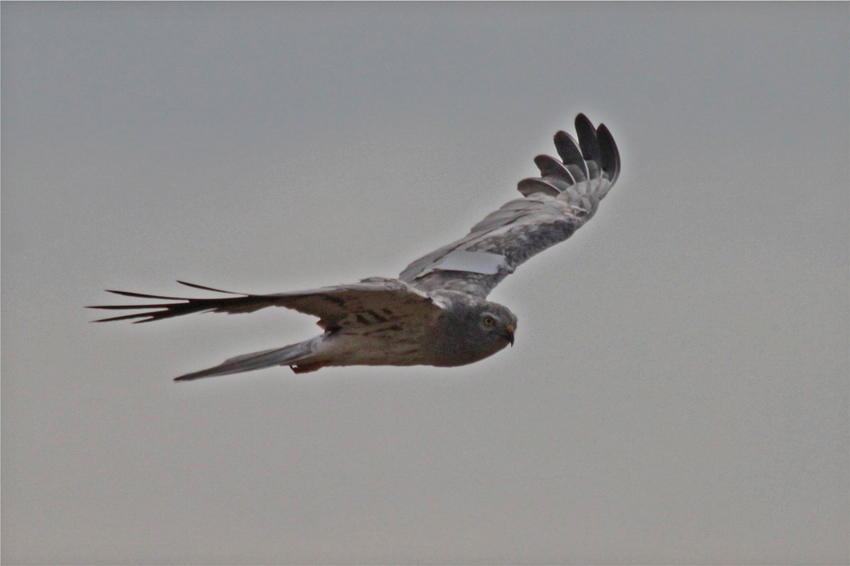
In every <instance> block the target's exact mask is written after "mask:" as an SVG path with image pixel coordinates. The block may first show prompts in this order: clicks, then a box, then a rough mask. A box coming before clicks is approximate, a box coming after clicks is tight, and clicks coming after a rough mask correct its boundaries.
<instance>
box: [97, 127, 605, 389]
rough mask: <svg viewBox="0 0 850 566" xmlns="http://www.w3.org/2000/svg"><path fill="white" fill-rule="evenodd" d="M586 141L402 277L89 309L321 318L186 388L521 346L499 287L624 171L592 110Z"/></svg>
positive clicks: (582, 217)
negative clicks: (279, 310)
mask: <svg viewBox="0 0 850 566" xmlns="http://www.w3.org/2000/svg"><path fill="white" fill-rule="evenodd" d="M575 129H576V133H577V134H578V141H576V140H575V139H574V138H573V137H572V136H571V135H570V134H568V133H566V132H563V131H560V132H558V133H557V134H555V148H556V149H557V151H558V155H559V156H560V158H561V159H560V161H559V160H557V159H555V158H553V157H550V156H548V155H538V156H537V157H535V158H534V163H535V164H536V165H537V167H538V168H539V169H540V175H541V176H540V177H534V178H529V179H523V180H522V181H520V182H519V184H518V186H517V188H518V189H519V192H520V193H522V196H523V197H524V198H519V199H516V200H512V201H510V202H508V203H506V204H505V205H504V206H502V207H501V208H500V209H498V210H496V211H495V212H492V213H490V214H489V215H487V217H486V218H484V219H483V220H482V221H481V222H479V223H478V224H476V225H475V226H473V227H472V230H470V232H469V234H467V235H466V236H465V237H463V238H461V239H460V240H457V241H455V242H452V243H451V244H449V245H447V246H443V247H442V248H440V249H438V250H435V251H433V252H431V253H429V254H428V255H426V256H424V257H421V258H419V259H417V260H416V261H414V262H413V263H411V264H410V265H408V266H407V268H405V270H404V271H402V272H401V274H400V275H399V276H398V278H396V279H389V278H384V277H370V278H368V279H363V280H362V281H360V282H358V283H353V284H350V285H335V286H331V287H322V288H320V289H312V290H309V291H297V292H293V293H273V294H269V295H252V294H244V293H233V292H230V291H222V290H220V289H213V288H211V287H203V286H201V285H195V284H192V283H186V282H183V281H178V282H179V283H181V284H182V285H186V286H187V287H194V288H196V289H202V290H204V291H213V292H216V293H220V294H222V295H225V296H220V297H217V298H201V299H195V298H183V297H164V296H160V295H146V294H142V293H131V292H128V291H111V290H110V291H109V292H110V293H115V294H117V295H123V296H126V297H134V298H141V299H154V300H160V301H167V302H155V303H147V304H144V303H142V304H133V305H100V306H92V307H89V308H95V309H107V310H144V312H139V313H134V314H127V315H122V316H116V317H112V318H105V319H101V320H97V321H94V322H106V321H110V320H132V319H135V322H150V321H153V320H162V319H166V318H171V317H174V316H181V315H184V314H191V313H197V312H223V313H228V314H237V313H248V312H254V311H257V310H260V309H263V308H266V307H286V308H289V309H293V310H296V311H298V312H302V313H305V314H310V315H313V316H316V317H318V318H319V321H318V325H319V326H320V327H321V328H322V329H323V331H324V332H323V333H322V334H320V335H319V336H316V337H314V338H311V339H309V340H305V341H304V342H299V343H297V344H291V345H289V346H284V347H282V348H274V349H271V350H264V351H261V352H254V353H251V354H245V355H242V356H236V357H235V358H230V359H228V360H225V361H224V362H222V363H221V364H219V365H217V366H214V367H211V368H208V369H204V370H201V371H196V372H193V373H187V374H186V375H181V376H180V377H177V378H175V381H188V380H193V379H199V378H202V377H212V376H217V375H228V374H234V373H240V372H245V371H253V370H257V369H261V368H266V367H271V366H289V367H290V368H292V370H293V371H294V372H295V373H304V372H310V371H316V370H317V369H320V368H322V367H325V366H351V365H389V366H411V365H430V366H438V367H452V366H461V365H466V364H471V363H473V362H477V361H479V360H482V359H484V358H487V357H489V356H492V355H493V354H495V353H496V352H498V351H499V350H501V349H503V348H504V347H505V346H507V345H508V344H511V345H513V342H514V331H515V330H516V327H517V318H516V315H514V313H512V312H511V311H510V310H508V309H507V308H506V307H504V306H502V305H500V304H498V303H494V302H491V301H487V300H486V297H487V295H488V294H489V293H490V291H491V290H492V289H493V288H494V287H495V286H496V285H498V283H499V282H500V281H501V280H502V279H504V278H505V277H507V276H508V275H509V274H511V273H513V272H514V270H515V269H516V268H517V267H518V266H519V265H520V264H522V263H523V262H525V261H526V260H527V259H529V258H530V257H531V256H533V255H535V254H537V253H539V252H542V251H543V250H545V249H546V248H549V247H550V246H553V245H555V244H557V243H558V242H562V241H563V240H566V239H567V238H569V237H570V236H571V235H572V234H573V232H575V231H576V230H577V229H579V228H580V227H581V226H582V225H583V224H584V223H585V222H587V221H588V220H590V218H592V217H593V215H594V213H595V212H596V209H597V208H598V207H599V201H601V200H602V199H603V198H604V197H605V195H606V194H607V193H608V190H609V189H610V188H611V187H612V186H613V185H614V182H615V181H616V180H617V175H618V174H619V172H620V155H619V152H618V151H617V146H616V144H615V143H614V138H613V137H612V136H611V133H610V132H609V131H608V128H606V127H605V126H604V125H603V124H600V125H599V127H598V128H594V127H593V124H592V123H591V122H590V120H588V119H587V117H586V116H585V115H584V114H579V115H578V116H576V119H575Z"/></svg>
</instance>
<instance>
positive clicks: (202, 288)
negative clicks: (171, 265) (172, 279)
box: [177, 279, 245, 295]
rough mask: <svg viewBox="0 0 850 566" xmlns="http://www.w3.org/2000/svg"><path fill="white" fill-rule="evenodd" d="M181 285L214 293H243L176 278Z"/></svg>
mask: <svg viewBox="0 0 850 566" xmlns="http://www.w3.org/2000/svg"><path fill="white" fill-rule="evenodd" d="M177 282H178V283H180V284H181V285H185V286H187V287H194V288H195V289H201V290H204V291H214V292H216V293H227V294H228V295H244V294H245V293H234V292H233V291H224V290H222V289H213V288H212V287H204V286H203V285H197V284H195V283H187V282H186V281H180V280H179V279H178V280H177Z"/></svg>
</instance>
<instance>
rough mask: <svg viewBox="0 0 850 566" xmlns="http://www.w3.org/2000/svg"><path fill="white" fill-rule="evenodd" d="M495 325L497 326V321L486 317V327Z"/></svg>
mask: <svg viewBox="0 0 850 566" xmlns="http://www.w3.org/2000/svg"><path fill="white" fill-rule="evenodd" d="M494 324H496V319H494V318H493V317H492V316H485V317H484V326H493V325H494Z"/></svg>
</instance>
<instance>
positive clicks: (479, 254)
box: [399, 114, 620, 298]
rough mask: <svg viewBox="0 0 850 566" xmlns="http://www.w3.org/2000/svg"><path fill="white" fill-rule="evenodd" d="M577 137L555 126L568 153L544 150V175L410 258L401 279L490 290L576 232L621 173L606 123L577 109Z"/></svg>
mask: <svg viewBox="0 0 850 566" xmlns="http://www.w3.org/2000/svg"><path fill="white" fill-rule="evenodd" d="M575 127H576V132H577V133H578V138H579V139H578V142H576V140H575V139H574V138H573V137H572V136H571V135H569V134H568V133H566V132H563V131H561V132H558V133H557V134H555V147H556V148H557V150H558V155H559V156H560V157H561V160H560V161H558V160H557V159H555V158H553V157H549V156H548V155H538V156H537V157H536V158H534V162H535V164H536V165H537V167H538V168H539V169H540V174H541V177H535V178H530V179H523V180H522V181H520V182H519V184H518V185H517V188H518V189H519V191H520V192H521V193H522V194H523V196H524V197H525V198H522V199H517V200H512V201H510V202H508V203H506V204H505V205H504V206H502V208H500V209H499V210H497V211H495V212H492V213H491V214H489V215H488V216H487V217H486V218H484V220H482V221H481V222H479V223H478V224H476V225H475V226H473V227H472V230H471V231H470V232H469V234H468V235H467V236H466V237H465V238H462V239H460V240H457V241H456V242H452V243H451V244H449V245H447V246H444V247H442V248H440V249H438V250H436V251H433V252H431V253H430V254H428V255H426V256H424V257H421V258H419V259H417V260H416V261H414V262H413V263H411V264H410V265H409V266H407V268H405V270H404V271H402V272H401V275H400V276H399V279H401V280H402V281H405V282H407V283H409V284H410V286H411V287H413V288H416V289H420V290H422V291H424V292H426V293H430V292H433V291H438V290H453V291H461V292H465V293H469V294H472V295H476V296H479V297H482V298H484V297H486V296H487V294H488V293H489V292H490V291H491V290H492V289H493V287H495V286H496V285H498V283H499V282H500V281H501V280H502V279H504V278H505V277H507V276H508V275H509V274H510V273H513V271H514V270H515V269H516V268H517V267H518V266H519V265H520V264H522V263H523V262H525V261H526V260H527V259H528V258H530V257H531V256H533V255H535V254H537V253H539V252H542V251H543V250H545V249H546V248H548V247H550V246H553V245H555V244H557V243H558V242H562V241H564V240H566V239H567V238H569V237H570V236H571V235H572V234H573V232H575V231H576V230H577V229H579V228H580V227H581V226H582V225H583V224H584V223H585V222H587V221H588V220H589V219H590V218H591V217H593V215H594V213H595V212H596V209H597V208H598V207H599V201H601V200H602V199H603V198H604V197H605V195H606V194H608V190H609V189H610V188H611V187H612V186H613V185H614V182H615V181H616V180H617V176H618V175H619V173H620V154H619V152H618V151H617V145H616V144H615V143H614V138H613V137H612V136H611V133H610V132H609V131H608V128H606V127H605V126H604V125H603V124H600V125H599V128H598V129H597V128H594V127H593V124H591V122H590V120H588V119H587V117H586V116H585V115H584V114H579V115H578V116H576V120H575Z"/></svg>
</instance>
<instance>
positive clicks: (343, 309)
mask: <svg viewBox="0 0 850 566" xmlns="http://www.w3.org/2000/svg"><path fill="white" fill-rule="evenodd" d="M179 283H181V284H183V285H186V286H188V287H194V288H196V289H203V290H205V291H214V292H216V293H226V294H229V295H236V296H235V297H222V298H213V299H190V298H183V297H163V296H161V295H146V294H142V293H131V292H128V291H109V292H110V293H115V294H116V295H123V296H125V297H137V298H140V299H163V300H166V301H170V302H166V303H148V304H138V305H99V306H92V307H88V308H93V309H106V310H144V312H140V313H134V314H128V315H122V316H116V317H112V318H104V319H101V320H96V321H94V322H107V321H110V320H130V319H137V320H135V322H150V321H152V320H162V319H165V318H171V317H175V316H182V315H184V314H192V313H196V312H223V313H227V314H237V313H247V312H254V311H257V310H260V309H263V308H266V307H286V308H289V309H294V310H296V311H298V312H303V313H305V314H311V315H314V316H318V317H319V326H321V327H322V328H325V329H334V328H339V327H342V326H348V325H352V324H354V325H365V326H368V325H371V324H377V323H384V322H388V321H396V320H401V319H404V318H408V317H410V316H417V315H427V314H433V313H435V312H437V311H439V310H440V308H441V307H440V306H439V305H437V304H436V303H434V301H433V300H432V299H431V298H430V297H428V296H427V295H425V294H424V293H421V292H419V291H417V290H415V289H411V288H410V287H409V286H408V285H407V284H406V283H404V282H402V281H399V280H397V279H384V278H380V277H375V278H370V279H364V280H363V281H361V282H359V283H354V284H352V285H337V286H333V287H322V288H320V289H313V290H310V291H300V292H295V293H275V294H271V295H249V294H240V293H232V292H230V291H222V290H220V289H212V288H210V287H202V286H201V285H195V284H192V283H185V282H183V281H179Z"/></svg>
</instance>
